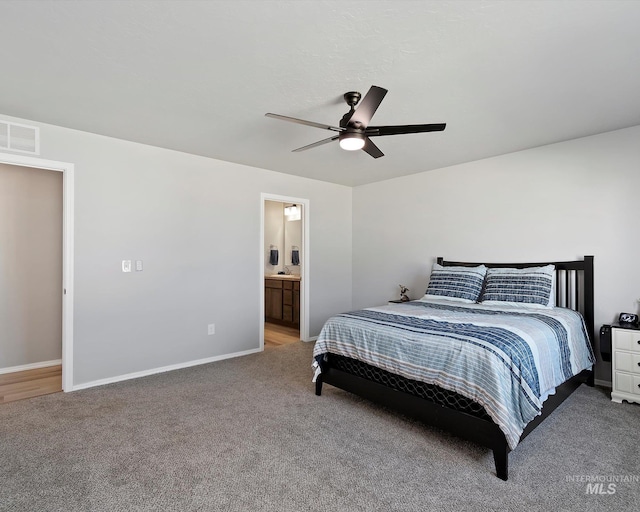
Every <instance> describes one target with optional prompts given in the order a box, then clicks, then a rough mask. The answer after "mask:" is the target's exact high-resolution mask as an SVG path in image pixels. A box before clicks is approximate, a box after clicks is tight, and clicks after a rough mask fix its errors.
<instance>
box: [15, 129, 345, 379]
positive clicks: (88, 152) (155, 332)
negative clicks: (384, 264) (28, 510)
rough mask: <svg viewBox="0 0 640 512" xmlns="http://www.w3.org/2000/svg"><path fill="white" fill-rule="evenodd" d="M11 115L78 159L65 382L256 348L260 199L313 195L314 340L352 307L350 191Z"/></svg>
mask: <svg viewBox="0 0 640 512" xmlns="http://www.w3.org/2000/svg"><path fill="white" fill-rule="evenodd" d="M5 118H6V119H8V120H12V118H9V117H5ZM13 120H14V121H16V122H23V123H26V124H35V125H37V126H40V127H41V157H42V158H45V159H49V160H57V161H62V162H70V163H73V164H75V215H74V217H75V233H74V235H75V254H74V256H75V308H74V384H75V385H78V384H83V383H89V382H93V381H96V380H99V379H107V378H115V377H118V376H120V375H126V374H129V373H134V372H141V371H146V370H153V369H155V368H161V367H164V366H169V365H174V364H182V363H188V362H189V361H197V360H200V359H205V358H210V357H217V356H224V355H227V354H234V353H236V352H241V351H246V350H251V349H258V348H259V328H260V325H261V323H262V322H263V320H264V318H263V317H264V313H263V312H262V311H261V310H260V299H259V297H260V290H261V289H262V288H263V286H264V283H262V282H260V268H261V266H262V265H263V252H262V250H261V244H262V241H261V240H260V215H261V209H262V201H261V197H260V194H261V193H268V194H275V195H283V196H291V197H300V198H305V199H308V200H309V204H310V217H309V221H310V235H309V236H310V254H311V261H312V263H311V266H310V267H309V270H310V278H309V283H308V285H309V287H310V300H309V309H310V322H309V328H310V335H311V336H314V335H317V334H318V333H319V331H320V329H321V327H322V325H323V323H324V321H325V320H326V319H327V318H328V317H329V316H331V315H332V314H334V313H337V312H340V311H344V310H347V309H349V308H350V307H351V265H350V262H351V189H350V188H348V187H344V186H339V185H332V184H329V183H324V182H320V181H316V180H310V179H307V178H299V177H294V176H289V175H285V174H282V173H277V172H271V171H265V170H262V169H256V168H252V167H247V166H242V165H237V164H233V163H229V162H222V161H219V160H213V159H210V158H204V157H199V156H195V155H189V154H185V153H179V152H176V151H170V150H165V149H160V148H156V147H152V146H145V145H142V144H137V143H133V142H126V141H122V140H118V139H113V138H109V137H102V136H98V135H94V134H90V133H86V132H80V131H76V130H69V129H66V128H61V127H56V126H51V125H46V124H41V123H32V122H31V121H25V120H18V119H13ZM124 259H130V260H136V259H140V260H143V261H144V270H143V271H142V272H132V273H127V274H125V273H123V272H122V271H121V260H124ZM210 323H215V324H216V334H215V335H214V336H207V324H210Z"/></svg>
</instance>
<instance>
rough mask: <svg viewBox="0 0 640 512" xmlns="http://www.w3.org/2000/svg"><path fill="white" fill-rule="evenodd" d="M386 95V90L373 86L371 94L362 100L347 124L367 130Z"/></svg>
mask: <svg viewBox="0 0 640 512" xmlns="http://www.w3.org/2000/svg"><path fill="white" fill-rule="evenodd" d="M386 94H387V90H386V89H383V88H382V87H378V86H377V85H372V86H371V88H370V89H369V92H368V93H367V94H366V95H365V97H364V98H362V101H361V102H360V104H359V105H358V108H356V110H355V112H354V113H353V114H352V115H351V117H350V118H349V120H348V121H347V124H348V125H349V126H355V127H356V128H366V127H367V125H368V124H369V121H371V118H372V117H373V114H375V113H376V110H377V109H378V107H379V106H380V103H382V100H383V99H384V97H385V95H386Z"/></svg>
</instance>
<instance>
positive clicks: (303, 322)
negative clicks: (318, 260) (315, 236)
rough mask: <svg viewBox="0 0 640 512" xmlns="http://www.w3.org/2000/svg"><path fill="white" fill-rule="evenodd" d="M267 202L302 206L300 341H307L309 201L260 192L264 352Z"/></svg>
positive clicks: (261, 342)
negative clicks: (265, 220) (265, 210)
mask: <svg viewBox="0 0 640 512" xmlns="http://www.w3.org/2000/svg"><path fill="white" fill-rule="evenodd" d="M267 201H275V202H277V203H294V204H301V205H302V262H303V265H302V269H301V272H300V339H301V340H302V341H309V288H310V286H309V275H310V274H309V261H310V260H311V258H310V252H309V218H310V213H309V200H308V199H302V198H300V197H291V196H282V195H278V194H269V193H266V192H262V193H261V194H260V252H259V255H260V257H259V258H258V261H259V263H260V274H259V275H260V283H259V290H260V311H259V318H260V331H259V332H260V350H264V257H265V255H264V209H265V203H266V202H267Z"/></svg>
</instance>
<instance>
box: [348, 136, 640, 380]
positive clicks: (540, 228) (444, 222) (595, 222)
mask: <svg viewBox="0 0 640 512" xmlns="http://www.w3.org/2000/svg"><path fill="white" fill-rule="evenodd" d="M639 140H640V127H634V128H628V129H625V130H619V131H615V132H609V133H605V134H602V135H597V136H593V137H587V138H583V139H577V140H572V141H568V142H563V143H559V144H554V145H549V146H544V147H540V148H536V149H530V150H526V151H521V152H518V153H512V154H509V155H504V156H500V157H496V158H491V159H487V160H481V161H477V162H472V163H468V164H463V165H458V166H454V167H449V168H446V169H439V170H437V171H431V172H425V173H421V174H415V175H412V176H407V177H404V178H398V179H394V180H389V181H385V182H382V183H374V184H371V185H365V186H361V187H357V188H355V189H354V193H353V233H354V235H353V292H354V293H353V302H354V304H353V306H354V307H356V308H358V307H364V306H371V305H374V304H381V303H384V302H385V301H386V300H387V299H389V298H391V297H395V296H397V293H398V284H399V283H402V284H405V285H407V286H408V287H409V288H410V289H411V292H410V293H409V295H410V297H412V298H419V297H421V296H422V295H424V293H425V290H426V286H427V282H428V276H429V271H430V268H431V265H432V263H433V262H434V260H435V258H436V257H437V256H444V257H445V258H448V259H451V260H458V261H464V260H467V261H494V262H499V261H507V262H508V261H548V260H563V259H566V260H571V259H575V258H579V257H581V256H583V255H586V254H593V255H594V256H595V315H596V329H598V327H599V325H601V324H603V323H610V322H611V321H613V320H615V319H617V315H618V313H619V312H621V311H625V312H631V313H636V312H638V304H637V302H636V300H637V298H638V297H640V265H639V264H638V254H639V253H640V238H639V237H638V236H637V225H638V219H640V201H638V190H640V172H638V170H639V169H640V144H638V141H639ZM610 375H611V374H610V367H609V365H608V364H603V363H600V364H599V365H598V368H597V372H596V378H598V379H601V380H610Z"/></svg>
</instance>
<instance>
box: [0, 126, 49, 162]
mask: <svg viewBox="0 0 640 512" xmlns="http://www.w3.org/2000/svg"><path fill="white" fill-rule="evenodd" d="M0 150H7V151H19V152H20V153H31V154H33V155H38V154H40V128H37V127H36V126H28V125H26V124H17V123H10V122H8V121H0Z"/></svg>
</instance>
